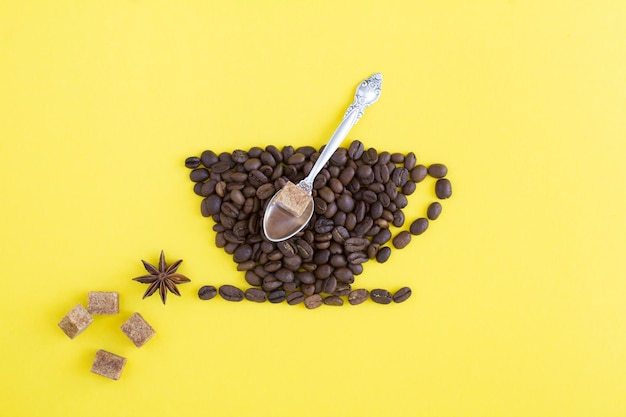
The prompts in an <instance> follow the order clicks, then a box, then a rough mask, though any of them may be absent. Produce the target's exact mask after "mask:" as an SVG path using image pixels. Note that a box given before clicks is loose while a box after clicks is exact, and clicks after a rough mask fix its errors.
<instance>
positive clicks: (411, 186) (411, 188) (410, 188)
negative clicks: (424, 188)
mask: <svg viewBox="0 0 626 417" xmlns="http://www.w3.org/2000/svg"><path fill="white" fill-rule="evenodd" d="M416 188H417V185H416V184H415V182H414V181H407V182H406V184H404V185H403V186H402V194H404V195H411V194H413V193H414V192H415V189H416Z"/></svg>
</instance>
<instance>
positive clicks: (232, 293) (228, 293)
mask: <svg viewBox="0 0 626 417" xmlns="http://www.w3.org/2000/svg"><path fill="white" fill-rule="evenodd" d="M219 293H220V296H221V297H222V298H223V299H224V300H226V301H236V302H238V301H241V300H243V299H244V293H243V291H241V290H240V289H239V288H237V287H235V286H233V285H228V284H227V285H222V286H221V287H220V288H219Z"/></svg>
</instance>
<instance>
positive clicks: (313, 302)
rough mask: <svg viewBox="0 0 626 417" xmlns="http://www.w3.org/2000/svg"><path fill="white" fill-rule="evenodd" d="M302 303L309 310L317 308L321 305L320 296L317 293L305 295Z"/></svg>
mask: <svg viewBox="0 0 626 417" xmlns="http://www.w3.org/2000/svg"><path fill="white" fill-rule="evenodd" d="M304 305H305V306H306V308H308V309H309V310H312V309H314V308H318V307H320V306H321V305H322V296H321V295H319V294H312V295H309V296H308V297H306V298H305V299H304Z"/></svg>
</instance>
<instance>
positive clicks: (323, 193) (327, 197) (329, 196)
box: [317, 185, 335, 203]
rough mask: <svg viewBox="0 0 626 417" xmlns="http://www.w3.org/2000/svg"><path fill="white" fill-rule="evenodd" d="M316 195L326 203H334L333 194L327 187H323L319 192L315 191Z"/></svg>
mask: <svg viewBox="0 0 626 417" xmlns="http://www.w3.org/2000/svg"><path fill="white" fill-rule="evenodd" d="M317 195H318V196H319V197H321V198H322V199H323V200H324V201H326V202H327V203H332V202H333V201H335V193H334V192H333V190H331V189H330V187H328V186H326V185H325V186H323V187H322V188H320V189H319V190H317Z"/></svg>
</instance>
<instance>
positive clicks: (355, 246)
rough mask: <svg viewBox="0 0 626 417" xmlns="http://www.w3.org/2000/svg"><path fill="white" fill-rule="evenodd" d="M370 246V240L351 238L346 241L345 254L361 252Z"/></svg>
mask: <svg viewBox="0 0 626 417" xmlns="http://www.w3.org/2000/svg"><path fill="white" fill-rule="evenodd" d="M369 244H370V240H369V239H367V238H365V237H351V238H348V239H346V243H345V244H344V248H345V250H346V252H348V253H352V252H362V251H364V250H366V249H367V247H368V246H369Z"/></svg>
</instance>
